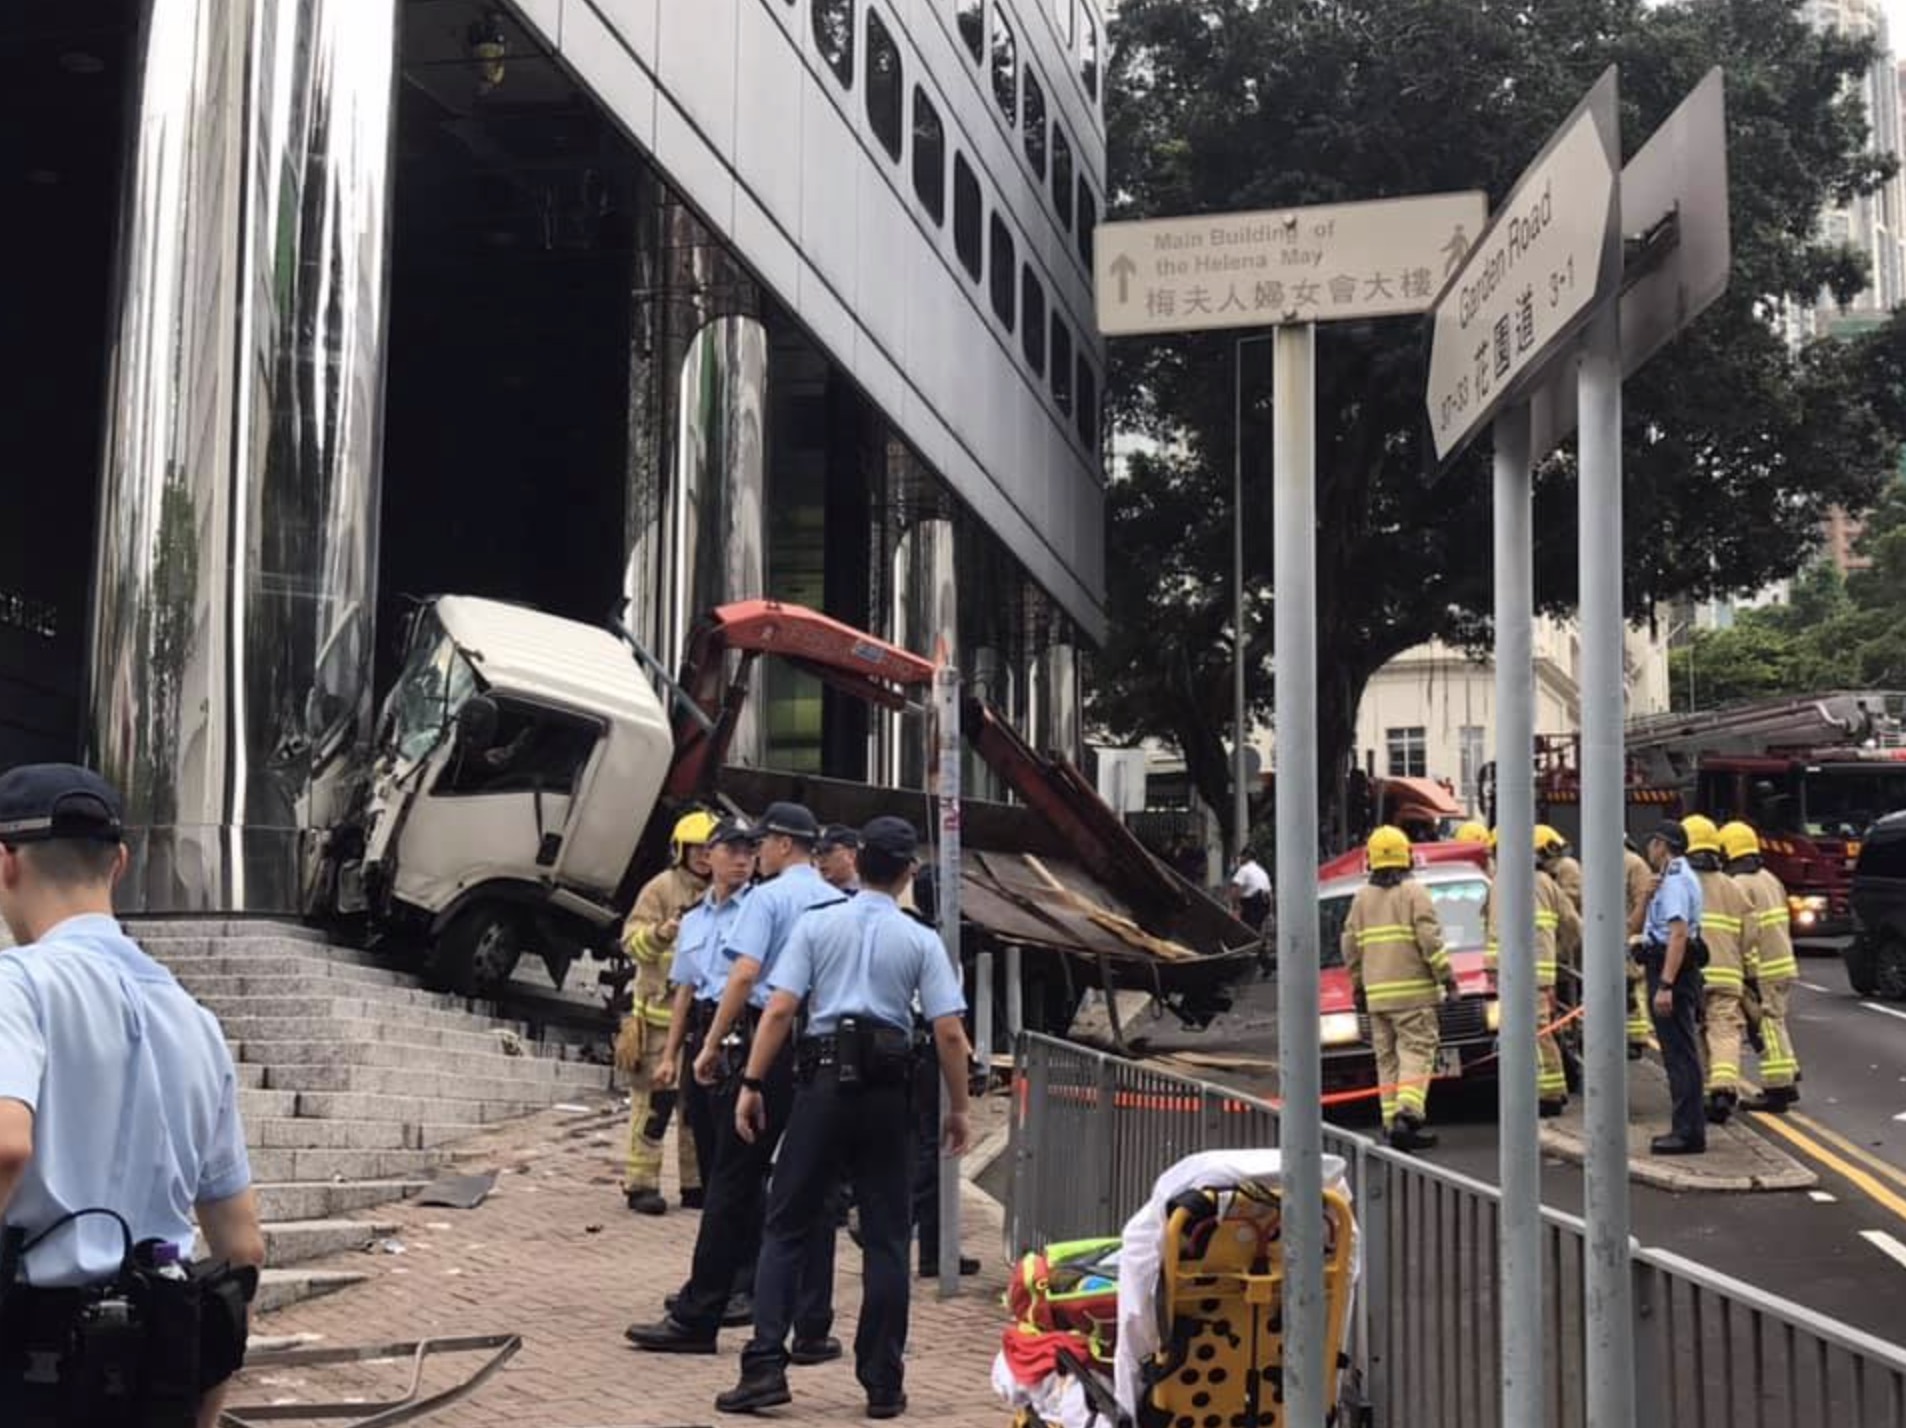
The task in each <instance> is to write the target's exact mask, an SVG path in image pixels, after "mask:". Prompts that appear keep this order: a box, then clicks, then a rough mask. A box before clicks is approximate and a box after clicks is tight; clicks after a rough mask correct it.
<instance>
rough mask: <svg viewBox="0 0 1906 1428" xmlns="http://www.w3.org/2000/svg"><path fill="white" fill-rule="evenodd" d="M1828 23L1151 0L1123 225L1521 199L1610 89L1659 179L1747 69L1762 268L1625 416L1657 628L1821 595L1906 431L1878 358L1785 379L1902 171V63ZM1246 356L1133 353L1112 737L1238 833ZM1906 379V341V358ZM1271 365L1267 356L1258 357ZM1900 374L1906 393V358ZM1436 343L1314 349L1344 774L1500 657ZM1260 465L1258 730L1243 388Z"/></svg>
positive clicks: (1555, 508)
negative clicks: (1672, 153)
mask: <svg viewBox="0 0 1906 1428" xmlns="http://www.w3.org/2000/svg"><path fill="white" fill-rule="evenodd" d="M1798 8H1799V7H1798V0H1679V3H1671V4H1666V5H1660V6H1653V5H1648V4H1644V3H1643V0H1572V3H1570V4H1567V5H1552V4H1537V3H1534V2H1533V0H1518V3H1508V0H1261V3H1260V0H1125V3H1124V4H1122V5H1121V6H1120V9H1119V14H1118V19H1117V22H1116V24H1115V26H1114V30H1113V36H1114V42H1115V50H1114V55H1113V61H1112V68H1111V75H1110V83H1109V94H1110V100H1109V104H1110V108H1109V113H1108V129H1109V144H1110V159H1111V168H1112V183H1111V190H1112V198H1111V201H1110V208H1111V210H1112V214H1113V216H1115V217H1143V216H1150V215H1157V214H1174V213H1196V212H1220V211H1226V210H1233V209H1254V208H1268V207H1280V206H1287V205H1288V206H1298V205H1304V204H1312V203H1327V202H1339V201H1346V200H1350V199H1361V198H1376V197H1383V196H1389V195H1402V194H1410V193H1425V192H1436V191H1441V190H1447V189H1460V188H1472V187H1479V186H1480V187H1484V188H1486V189H1487V190H1488V191H1489V194H1490V196H1491V201H1492V203H1494V202H1497V201H1499V200H1500V199H1501V198H1502V196H1503V194H1504V192H1505V191H1506V189H1507V187H1508V186H1509V184H1511V183H1512V182H1513V181H1514V179H1515V177H1516V175H1517V174H1518V173H1519V172H1520V171H1521V169H1522V168H1523V167H1524V166H1525V165H1526V164H1527V163H1528V161H1529V159H1530V158H1531V157H1532V156H1533V155H1534V153H1535V152H1536V150H1537V149H1538V148H1539V146H1540V144H1541V143H1542V141H1543V139H1544V138H1545V137H1546V135H1547V134H1548V133H1549V131H1550V130H1551V129H1552V128H1553V127H1554V126H1555V124H1556V123H1557V122H1558V121H1559V120H1560V119H1561V118H1562V117H1564V115H1566V113H1567V112H1568V110H1569V109H1570V108H1571V107H1572V106H1573V105H1574V104H1575V103H1576V101H1577V100H1578V99H1579V98H1580V96H1581V94H1582V93H1583V92H1584V91H1585V90H1586V89H1587V87H1588V85H1589V84H1590V83H1591V82H1592V81H1593V79H1594V78H1595V76H1596V75H1597V74H1598V73H1599V72H1600V70H1601V69H1602V68H1603V67H1604V66H1605V65H1606V64H1608V63H1609V62H1610V61H1617V62H1619V63H1620V65H1621V70H1622V105H1623V111H1622V128H1623V133H1624V138H1625V151H1626V152H1632V151H1633V149H1634V148H1635V147H1636V145H1637V144H1638V143H1639V141H1640V139H1641V137H1643V136H1645V135H1646V134H1647V133H1648V132H1650V131H1652V129H1653V128H1654V127H1655V126H1656V125H1657V124H1658V123H1659V122H1660V121H1661V120H1662V119H1663V118H1664V117H1665V116H1666V115H1667V113H1668V111H1669V110H1670V109H1671V108H1672V106H1673V105H1674V104H1675V103H1676V102H1678V101H1679V99H1680V98H1681V97H1682V96H1683V95H1684V94H1685V93H1686V92H1687V90H1689V89H1690V88H1692V87H1693V85H1694V84H1695V83H1696V82H1697V81H1698V80H1699V79H1700V77H1701V75H1702V74H1703V73H1704V72H1705V71H1706V70H1707V68H1708V67H1709V66H1711V65H1713V64H1716V63H1719V64H1722V65H1724V66H1725V67H1726V69H1727V72H1728V77H1729V89H1728V104H1729V121H1730V122H1729V127H1730V144H1731V153H1730V166H1729V175H1730V187H1731V196H1732V204H1733V219H1734V222H1733V227H1734V269H1733V278H1732V284H1731V287H1730V289H1729V292H1728V294H1727V296H1726V297H1724V298H1723V299H1722V300H1721V302H1720V303H1718V304H1717V305H1716V306H1715V308H1714V309H1711V310H1710V311H1709V313H1708V314H1707V315H1706V316H1705V317H1704V318H1703V319H1702V321H1701V322H1700V323H1699V324H1697V325H1696V327H1695V328H1694V329H1692V330H1691V331H1690V332H1689V333H1687V334H1686V335H1684V336H1683V337H1682V338H1681V339H1680V340H1679V341H1678V342H1677V343H1676V344H1675V345H1674V346H1673V347H1671V348H1670V349H1668V350H1667V351H1665V352H1663V353H1662V354H1661V355H1659V356H1658V357H1657V358H1656V359H1655V360H1654V362H1653V363H1652V364H1651V365H1650V366H1649V367H1648V368H1647V369H1646V370H1645V371H1644V372H1643V373H1642V374H1641V375H1640V376H1639V377H1638V378H1637V379H1636V380H1634V381H1632V382H1630V383H1629V385H1628V387H1627V391H1626V396H1625V402H1624V407H1625V411H1624V416H1625V422H1626V431H1625V444H1626V452H1627V457H1626V465H1625V481H1626V490H1627V503H1628V513H1629V514H1628V523H1627V548H1626V550H1625V552H1624V558H1625V564H1626V569H1627V594H1628V601H1629V607H1630V609H1631V611H1632V612H1633V613H1635V614H1636V615H1642V614H1645V613H1646V612H1648V611H1650V610H1651V609H1652V608H1653V606H1654V604H1655V603H1656V602H1657V601H1660V600H1664V599H1668V598H1671V597H1675V596H1682V595H1686V596H1694V597H1697V598H1707V597H1711V596H1714V595H1718V594H1722V593H1727V592H1734V591H1741V590H1748V589H1754V588H1758V587H1760V586H1763V585H1765V584H1767V583H1768V582H1769V581H1771V580H1774V579H1777V578H1780V577H1782V576H1785V575H1788V574H1791V573H1792V572H1793V571H1794V570H1795V569H1796V568H1797V567H1798V566H1799V565H1800V563H1801V561H1802V560H1803V559H1804V558H1805V556H1806V554H1807V552H1808V549H1809V547H1810V545H1811V543H1812V542H1813V540H1814V538H1815V531H1816V529H1817V523H1818V521H1819V519H1820V518H1821V517H1822V516H1823V515H1824V513H1825V512H1826V510H1827V509H1828V508H1829V507H1830V506H1831V505H1833V504H1836V503H1837V504H1840V505H1843V506H1846V507H1849V508H1852V509H1862V508H1864V507H1865V506H1867V505H1868V504H1870V502H1871V499H1872V496H1873V493H1874V490H1875V488H1876V486H1877V483H1878V473H1879V472H1880V471H1882V470H1884V469H1885V468H1886V467H1887V466H1888V465H1889V464H1890V462H1891V460H1892V451H1893V448H1892V445H1891V442H1892V437H1891V435H1890V431H1889V429H1888V426H1887V420H1888V419H1889V417H1890V416H1891V409H1890V407H1889V406H1888V404H1887V403H1886V402H1885V401H1883V400H1882V399H1881V398H1880V396H1877V395H1875V394H1874V393H1873V392H1872V391H1870V390H1869V388H1870V387H1871V386H1872V385H1873V384H1874V382H1875V381H1876V380H1877V377H1876V376H1875V375H1874V374H1875V373H1877V372H1879V371H1881V370H1882V368H1881V367H1879V366H1878V365H1877V364H1876V365H1873V366H1871V367H1870V368H1867V369H1863V368H1861V367H1860V366H1859V365H1858V363H1857V362H1856V361H1855V359H1854V349H1852V348H1849V347H1847V346H1845V345H1843V344H1829V343H1821V344H1816V345H1815V346H1813V347H1811V348H1809V349H1807V350H1806V351H1805V352H1804V353H1802V354H1800V355H1799V356H1798V357H1792V356H1790V355H1789V354H1788V352H1787V351H1786V349H1785V347H1784V346H1783V344H1782V342H1781V340H1780V339H1779V337H1778V336H1777V335H1776V334H1775V333H1774V332H1773V330H1772V329H1771V327H1770V326H1769V324H1768V322H1767V321H1766V320H1765V315H1766V313H1767V312H1768V311H1769V310H1770V306H1771V305H1772V304H1775V303H1777V302H1778V301H1779V300H1780V299H1781V298H1782V297H1784V296H1788V295H1791V296H1794V297H1797V298H1802V299H1806V300H1811V298H1812V297H1813V296H1814V295H1816V294H1818V293H1819V292H1820V291H1821V290H1823V289H1830V290H1832V291H1834V292H1836V293H1839V294H1841V295H1842V296H1844V297H1851V296H1852V294H1853V293H1854V292H1856V291H1857V290H1858V289H1859V288H1860V287H1861V286H1862V284H1863V280H1864V275H1863V270H1862V266H1861V260H1860V259H1859V257H1858V255H1856V254H1853V253H1851V252H1849V251H1847V250H1844V249H1840V248H1834V247H1831V246H1828V245H1826V244H1824V243H1822V242H1820V241H1818V239H1817V238H1816V233H1815V227H1816V218H1817V216H1818V214H1819V212H1820V210H1821V208H1822V206H1823V205H1824V204H1825V203H1826V202H1827V201H1828V200H1830V199H1840V198H1844V197H1846V196H1848V195H1852V194H1856V193H1863V192H1867V191H1870V190H1871V189H1872V188H1874V187H1875V186H1876V185H1877V183H1878V182H1879V181H1880V180H1881V179H1882V178H1883V177H1884V176H1885V174H1886V173H1887V172H1888V167H1887V164H1886V162H1885V161H1881V160H1878V159H1876V158H1873V157H1872V156H1869V155H1867V154H1866V153H1865V152H1864V148H1863V144H1864V137H1865V132H1866V129H1865V119H1864V115H1863V113H1862V110H1861V107H1860V101H1859V99H1858V96H1857V93H1855V92H1854V91H1853V90H1852V88H1851V86H1850V84H1849V81H1850V80H1851V79H1853V78H1854V77H1856V76H1857V75H1859V74H1860V73H1861V72H1862V70H1863V69H1864V67H1865V66H1866V65H1867V64H1868V63H1869V61H1870V59H1871V57H1872V50H1871V48H1870V46H1869V45H1868V44H1867V43H1866V42H1864V41H1859V40H1853V39H1846V38H1840V37H1836V36H1831V35H1820V34H1816V33H1814V32H1813V31H1811V30H1810V29H1808V28H1807V26H1806V25H1804V24H1803V23H1802V22H1801V20H1800V19H1799V18H1798V15H1797V10H1798ZM1234 340H1235V339H1234V335H1232V334H1211V335H1199V336H1188V337H1176V338H1168V339H1161V340H1139V339H1126V340H1121V341H1119V342H1116V343H1114V344H1113V349H1112V357H1111V372H1110V381H1109V386H1108V394H1109V396H1110V399H1111V401H1112V405H1113V411H1114V415H1115V418H1116V420H1117V421H1118V423H1119V425H1120V426H1121V427H1123V428H1124V429H1125V430H1128V431H1135V432H1137V433H1140V434H1142V435H1144V436H1146V437H1149V438H1151V439H1152V441H1153V443H1155V445H1156V448H1157V449H1156V450H1154V451H1149V452H1147V453H1145V454H1141V455H1140V456H1138V457H1135V458H1133V459H1132V460H1131V461H1130V463H1129V466H1128V470H1127V472H1126V474H1125V476H1124V477H1123V479H1121V480H1119V481H1116V482H1115V483H1114V484H1113V486H1112V489H1111V492H1110V501H1109V508H1110V528H1109V534H1108V541H1107V544H1108V555H1109V569H1110V577H1109V581H1108V585H1109V589H1108V607H1109V613H1110V617H1111V626H1112V633H1111V637H1110V639H1109V641H1108V644H1107V648H1106V651H1105V656H1104V658H1103V660H1102V661H1101V664H1100V670H1099V673H1100V676H1101V678H1100V680H1099V683H1098V686H1097V688H1096V689H1095V691H1094V702H1093V713H1094V716H1095V718H1096V720H1097V722H1098V723H1099V725H1100V726H1101V727H1102V728H1104V729H1105V730H1106V731H1108V732H1109V733H1110V734H1112V735H1113V736H1115V737H1127V738H1129V737H1136V736H1143V735H1154V736H1158V737H1160V738H1163V739H1166V740H1168V741H1169V742H1171V743H1173V744H1175V745H1176V746H1178V747H1179V748H1180V749H1181V750H1183V752H1184V755H1185V758H1186V763H1187V768H1188V771H1189V773H1190V775H1191V777H1192V779H1193V780H1194V782H1195V784H1196V786H1197V788H1198V790H1199V792H1200V794H1201V795H1202V796H1203V797H1204V799H1205V800H1206V802H1207V803H1209V804H1210V805H1211V806H1212V807H1213V808H1214V809H1215V810H1216V811H1217V812H1218V814H1219V817H1220V819H1221V821H1222V822H1224V823H1225V824H1226V826H1227V833H1228V832H1229V828H1228V824H1229V821H1230V801H1229V799H1228V797H1227V796H1226V790H1227V788H1228V768H1227V759H1226V756H1225V743H1224V739H1223V733H1222V731H1224V730H1225V729H1226V727H1227V726H1228V723H1229V716H1230V697H1229V691H1230V660H1231V655H1230V641H1231V637H1232V633H1233V632H1232V630H1231V622H1230V615H1229V607H1230V598H1231V597H1230V588H1229V587H1230V566H1231V561H1230V552H1229V539H1228V534H1229V529H1230V524H1229V523H1230V519H1231V510H1230V504H1231V503H1230V476H1231V464H1232V455H1233V449H1234V443H1233V436H1232V401H1233V396H1232V393H1233V386H1232V379H1233V369H1232V361H1233V342H1234ZM1892 350H1894V351H1897V352H1900V353H1902V354H1906V344H1901V345H1900V346H1899V347H1897V348H1895V349H1892ZM1256 355H1257V356H1258V358H1259V360H1260V361H1261V348H1260V349H1258V352H1257V354H1256ZM1893 371H1894V372H1899V371H1906V356H1902V357H1901V360H1900V361H1899V362H1898V363H1896V365H1895V367H1894V368H1893ZM1423 377H1424V373H1423V338H1422V331H1421V327H1420V325H1418V324H1415V323H1409V322H1394V321H1393V322H1387V323H1370V324H1331V325H1327V326H1324V327H1322V328H1320V329H1319V334H1318V343H1317V396H1318V405H1317V412H1318V419H1319V428H1318V438H1317V462H1318V474H1319V492H1318V518H1319V527H1318V537H1319V543H1318V587H1319V588H1318V610H1317V619H1318V633H1319V639H1320V656H1321V657H1320V667H1321V668H1320V672H1321V675H1322V679H1321V688H1320V691H1319V698H1320V709H1319V734H1320V743H1321V749H1320V755H1321V758H1322V760H1323V763H1322V765H1321V766H1322V768H1323V769H1324V770H1325V771H1326V777H1325V780H1324V789H1325V795H1326V798H1327V799H1328V798H1331V797H1332V796H1333V795H1334V794H1335V793H1336V792H1337V790H1336V789H1335V788H1333V787H1332V784H1333V780H1332V779H1331V778H1330V776H1329V771H1331V770H1337V769H1343V768H1345V767H1346V766H1347V759H1348V756H1349V755H1350V752H1351V743H1352V739H1353V735H1354V720H1355V717H1356V709H1357V704H1358V701H1359V700H1360V698H1361V696H1362V692H1363V688H1364V685H1365V684H1366V682H1367V681H1368V679H1369V678H1370V676H1371V675H1372V674H1373V673H1374V672H1375V671H1376V670H1377V669H1378V668H1379V667H1381V666H1382V665H1383V664H1384V663H1385V662H1386V661H1387V660H1389V659H1390V658H1392V657H1393V656H1395V655H1396V654H1398V653H1400V652H1402V651H1403V650H1405V649H1408V648H1410V647H1411V646H1413V645H1416V644H1419V643H1422V642H1423V641H1425V640H1428V639H1432V638H1443V639H1447V640H1451V641H1455V642H1458V643H1462V644H1467V645H1475V644H1478V643H1480V642H1482V641H1483V640H1484V639H1485V637H1486V632H1487V629H1488V612H1489V609H1490V606H1491V598H1492V597H1491V570H1490V554H1489V552H1490V534H1489V531H1490V506H1489V481H1488V479H1487V474H1486V472H1487V464H1488V455H1487V445H1488V443H1487V442H1486V441H1485V442H1483V443H1482V444H1481V449H1479V450H1474V451H1472V452H1471V453H1470V454H1469V455H1467V456H1466V457H1465V458H1464V459H1463V460H1461V461H1460V462H1459V463H1457V465H1456V466H1455V467H1454V468H1453V469H1452V470H1451V471H1449V472H1448V473H1447V474H1446V475H1445V476H1444V477H1443V479H1442V480H1441V481H1440V482H1438V483H1437V484H1436V485H1434V486H1430V485H1427V484H1426V483H1425V481H1424V479H1423V471H1424V464H1425V458H1424V449H1423V442H1422V440H1421V435H1422V426H1423V415H1422V398H1423ZM1246 382H1247V386H1248V389H1249V394H1250V395H1249V398H1248V410H1247V412H1246V414H1245V421H1244V431H1245V435H1244V440H1243V446H1242V450H1243V456H1244V466H1245V475H1246V480H1247V483H1248V494H1247V496H1246V499H1245V503H1244V506H1245V518H1246V535H1247V549H1248V555H1247V560H1248V567H1247V572H1246V584H1247V596H1248V608H1247V616H1246V626H1247V628H1246V630H1245V632H1244V637H1245V652H1246V665H1247V673H1248V676H1249V702H1250V706H1251V710H1252V712H1253V714H1254V715H1256V716H1260V717H1261V716H1263V715H1264V714H1265V713H1267V712H1268V710H1269V703H1270V695H1271V689H1270V684H1271V680H1270V664H1269V661H1270V655H1271V650H1270V627H1271V620H1270V612H1271V599H1272V592H1271V590H1270V549H1271V540H1270V534H1271V532H1270V512H1269V509H1268V504H1269V503H1268V499H1267V495H1268V486H1267V482H1266V476H1267V471H1268V453H1269V444H1270V443H1269V440H1268V432H1269V405H1268V390H1267V389H1268V383H1267V382H1266V381H1265V380H1264V377H1263V373H1262V369H1261V368H1258V369H1257V370H1256V372H1255V374H1254V373H1253V372H1252V371H1251V370H1249V369H1247V372H1246ZM1574 494H1575V493H1574V475H1573V468H1572V465H1571V463H1570V461H1569V460H1568V459H1567V458H1566V457H1563V458H1559V459H1556V460H1553V461H1551V462H1549V463H1547V464H1546V465H1545V467H1544V469H1543V470H1542V472H1541V473H1539V477H1538V482H1537V492H1536V545H1537V549H1536V552H1535V556H1536V571H1537V599H1538V602H1539V604H1540V606H1541V608H1542V609H1543V610H1545V611H1551V612H1559V611H1562V610H1565V609H1566V608H1568V607H1569V606H1570V605H1572V603H1573V601H1574V597H1575V507H1574Z"/></svg>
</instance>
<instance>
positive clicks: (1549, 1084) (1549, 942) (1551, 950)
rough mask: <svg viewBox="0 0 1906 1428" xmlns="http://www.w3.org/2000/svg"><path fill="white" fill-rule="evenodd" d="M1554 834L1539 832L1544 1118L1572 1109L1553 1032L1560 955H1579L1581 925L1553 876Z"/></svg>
mask: <svg viewBox="0 0 1906 1428" xmlns="http://www.w3.org/2000/svg"><path fill="white" fill-rule="evenodd" d="M1554 831H1555V830H1554V829H1552V828H1541V827H1538V828H1537V829H1536V830H1535V846H1536V864H1535V1024H1536V1039H1535V1057H1536V1082H1535V1086H1536V1091H1535V1094H1536V1102H1537V1109H1538V1110H1539V1111H1540V1113H1541V1114H1542V1115H1543V1116H1545V1117H1548V1116H1559V1115H1561V1114H1562V1112H1563V1111H1565V1110H1567V1109H1568V1069H1567V1067H1566V1066H1565V1065H1564V1064H1563V1061H1562V1046H1561V1043H1560V1041H1558V1040H1557V1039H1556V1035H1555V1032H1554V1031H1553V1030H1551V1029H1550V1028H1551V1027H1553V1025H1554V1023H1555V1019H1556V1015H1557V1007H1556V999H1555V984H1556V980H1557V978H1558V977H1559V975H1560V969H1561V954H1562V949H1563V948H1565V947H1572V948H1576V949H1579V948H1580V946H1581V942H1582V919H1581V915H1580V914H1579V913H1577V912H1576V911H1575V905H1574V904H1573V903H1571V902H1570V901H1569V900H1568V895H1567V894H1566V893H1564V892H1563V891H1562V889H1561V888H1560V887H1559V886H1558V885H1557V884H1556V881H1555V879H1554V878H1553V877H1552V876H1551V875H1550V874H1549V872H1548V869H1547V865H1546V860H1545V856H1544V854H1545V852H1546V851H1547V850H1548V849H1551V848H1553V847H1554V846H1555V845H1554V843H1553V842H1552V841H1550V840H1546V839H1545V838H1544V837H1543V835H1544V834H1545V833H1548V834H1553V833H1554ZM1496 910H1497V902H1496V897H1495V890H1494V889H1493V888H1492V889H1491V890H1490V894H1489V899H1488V902H1487V904H1486V905H1485V907H1484V908H1483V921H1484V925H1485V928H1486V930H1487V938H1486V941H1485V944H1484V948H1483V965H1484V966H1486V967H1487V968H1488V969H1489V972H1490V974H1491V975H1492V976H1493V975H1495V974H1496V973H1497V970H1498V968H1499V966H1500V963H1501V950H1502V949H1501V941H1500V938H1499V935H1498V933H1497V929H1496Z"/></svg>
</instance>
